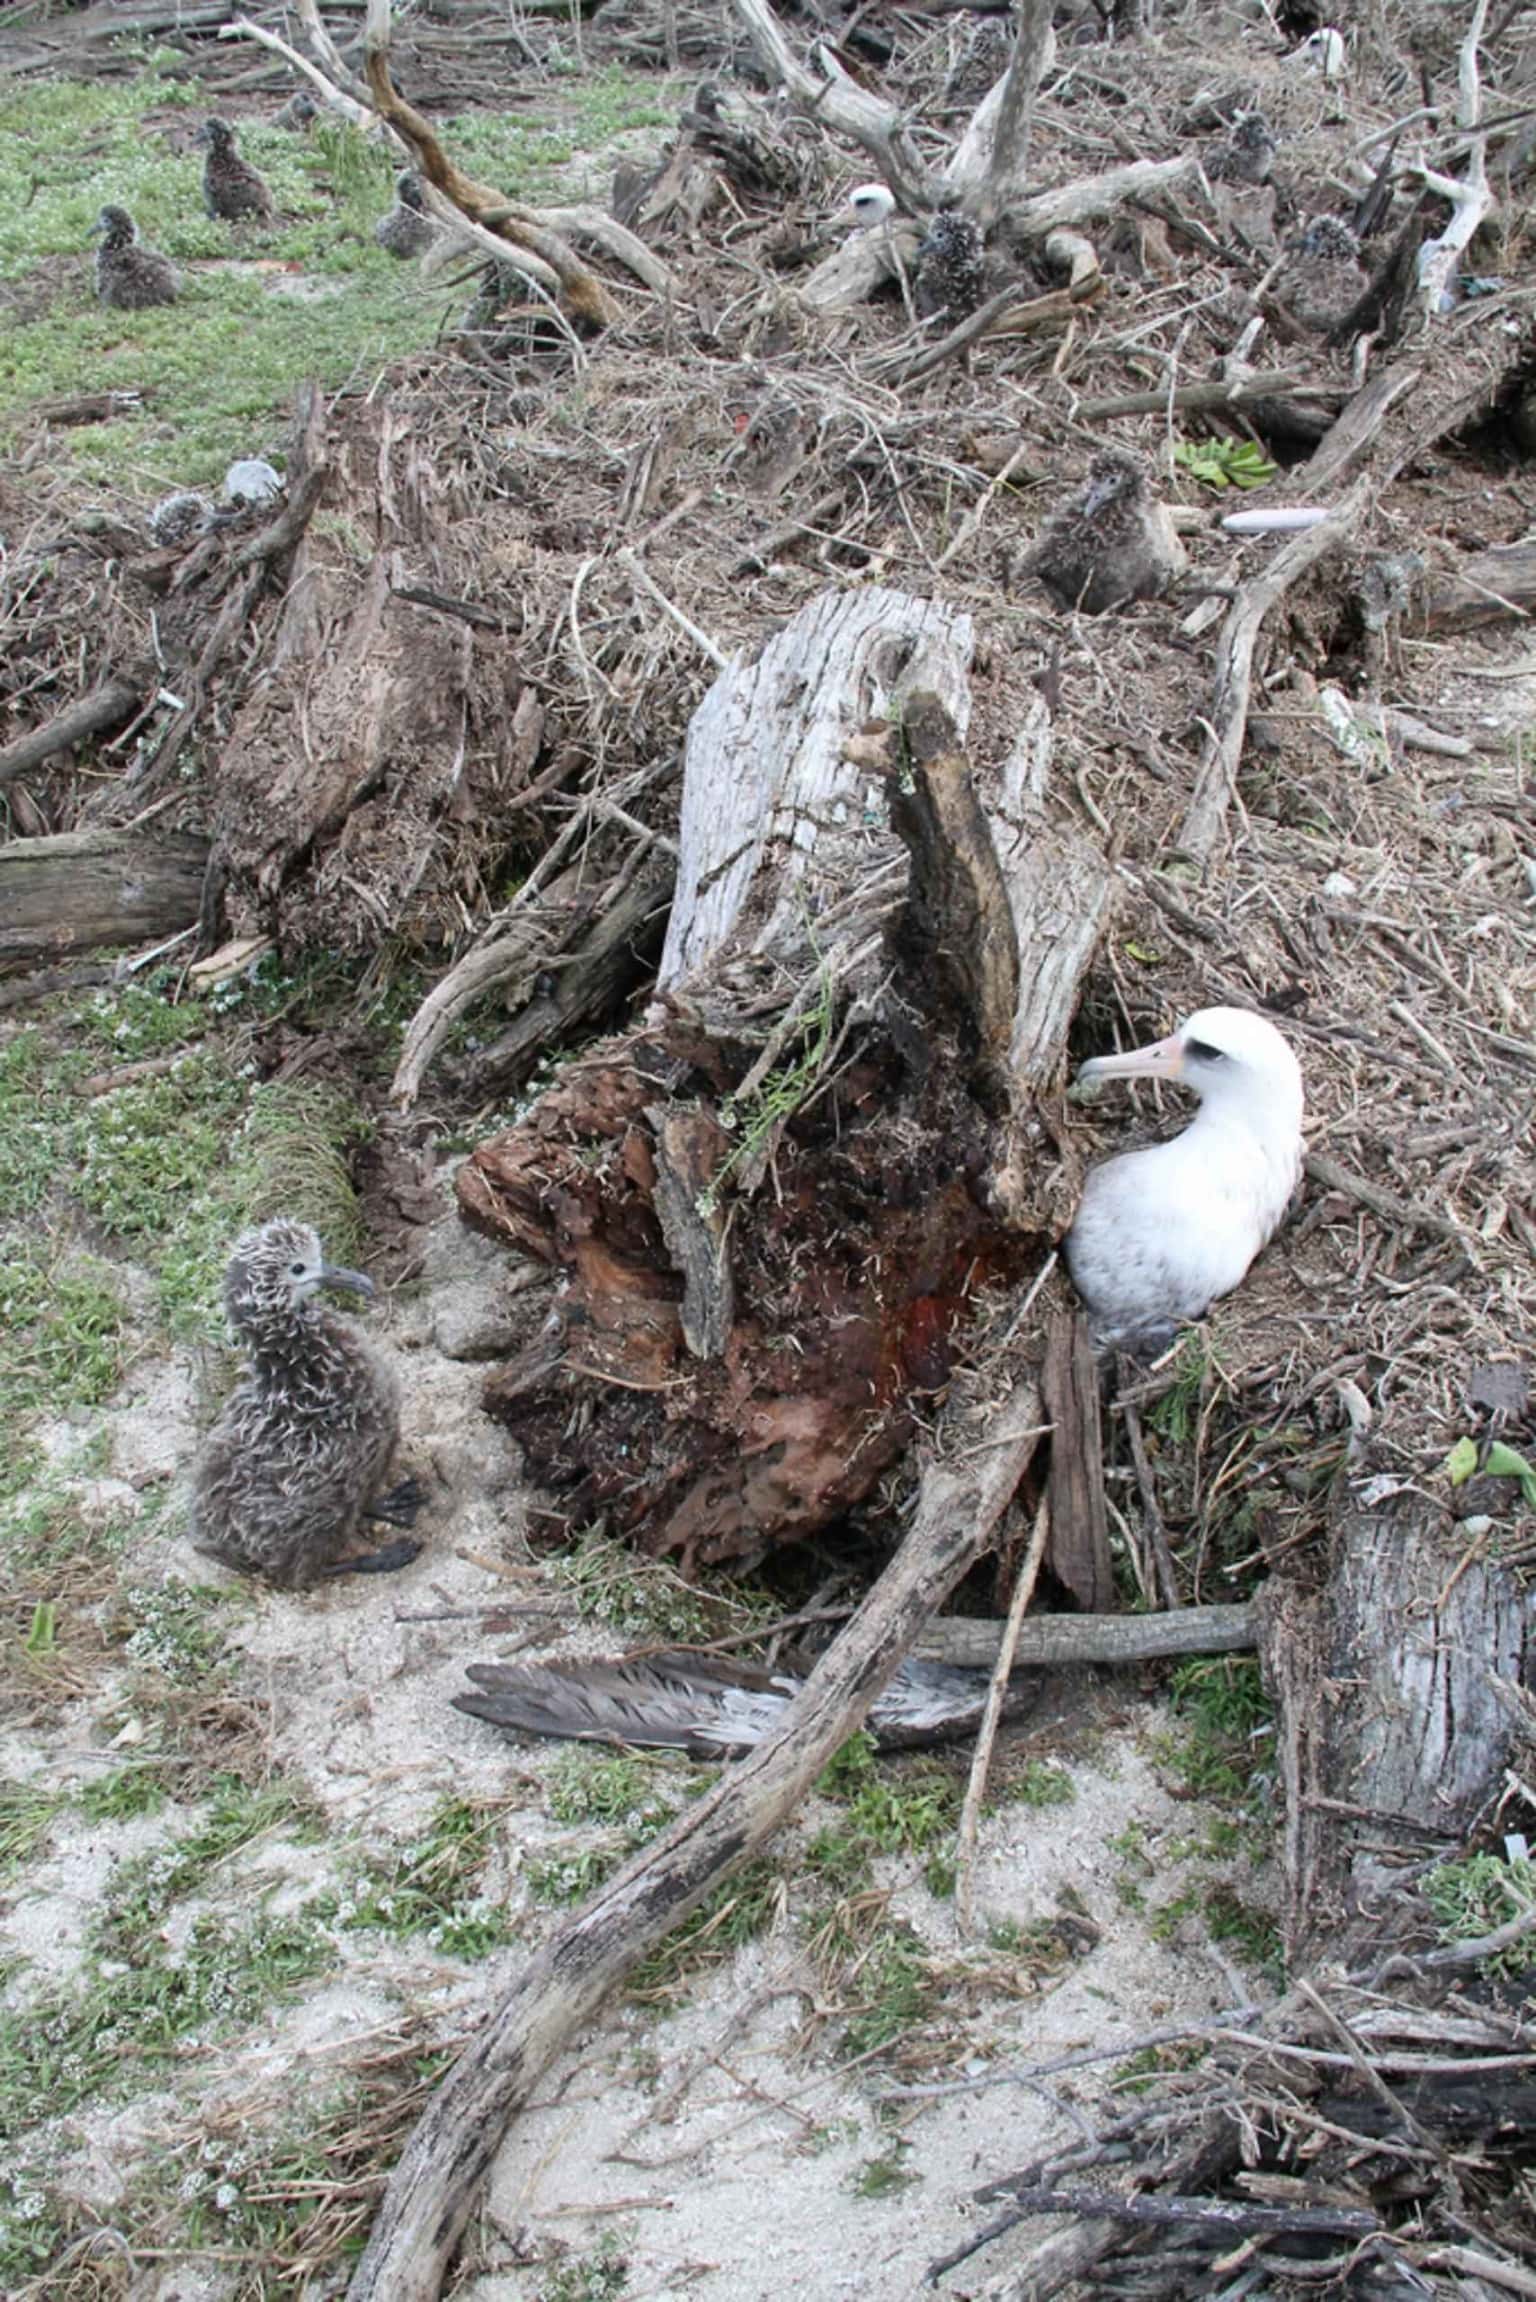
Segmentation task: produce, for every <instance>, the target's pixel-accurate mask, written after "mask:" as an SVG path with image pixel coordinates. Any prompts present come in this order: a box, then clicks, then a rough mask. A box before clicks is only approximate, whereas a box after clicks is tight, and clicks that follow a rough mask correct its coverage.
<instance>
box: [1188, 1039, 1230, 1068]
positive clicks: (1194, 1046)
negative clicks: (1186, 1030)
mask: <svg viewBox="0 0 1536 2302" xmlns="http://www.w3.org/2000/svg"><path fill="white" fill-rule="evenodd" d="M1184 1052H1185V1054H1186V1055H1194V1056H1197V1057H1198V1058H1199V1060H1200V1061H1201V1062H1202V1063H1225V1062H1226V1060H1227V1058H1226V1052H1225V1050H1224V1049H1222V1048H1220V1047H1213V1046H1212V1045H1211V1043H1210V1041H1209V1040H1208V1039H1186V1040H1185V1042H1184Z"/></svg>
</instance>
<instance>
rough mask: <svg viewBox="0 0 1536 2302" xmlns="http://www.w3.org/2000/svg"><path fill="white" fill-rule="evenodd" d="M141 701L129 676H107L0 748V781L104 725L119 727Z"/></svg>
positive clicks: (23, 771)
mask: <svg viewBox="0 0 1536 2302" xmlns="http://www.w3.org/2000/svg"><path fill="white" fill-rule="evenodd" d="M143 700H144V688H143V685H142V683H141V682H140V681H138V680H133V679H109V680H108V681H107V682H106V684H105V686H103V687H98V688H95V689H93V690H92V692H91V693H90V694H89V695H83V696H81V698H80V700H79V701H78V703H72V704H70V705H69V706H68V707H67V709H66V710H64V711H59V712H55V713H54V716H53V718H52V719H49V720H45V721H44V722H43V724H42V726H41V727H34V728H32V729H30V730H29V731H28V733H27V734H26V735H18V736H17V737H16V738H15V739H14V741H13V742H11V743H8V744H7V745H6V746H5V748H4V750H0V783H12V782H14V781H15V779H16V777H17V776H18V775H25V774H26V773H27V771H28V770H29V769H30V768H34V767H41V766H42V764H43V762H44V760H46V759H51V758H52V757H53V755H54V753H55V752H56V751H72V750H73V749H74V747H75V745H76V744H77V743H84V742H86V741H87V739H88V738H89V737H91V736H93V735H100V734H101V733H102V731H103V730H104V729H105V728H109V727H121V725H122V723H123V721H124V720H125V719H129V718H131V717H132V715H133V713H134V712H136V711H137V710H138V708H139V705H140V704H141V703H142V702H143Z"/></svg>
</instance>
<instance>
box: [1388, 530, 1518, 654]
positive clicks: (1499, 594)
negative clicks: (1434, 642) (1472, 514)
mask: <svg viewBox="0 0 1536 2302" xmlns="http://www.w3.org/2000/svg"><path fill="white" fill-rule="evenodd" d="M1533 608H1536V542H1528V543H1518V544H1494V545H1493V546H1492V547H1491V548H1490V549H1489V550H1488V551H1485V552H1474V553H1473V554H1472V556H1471V557H1470V558H1469V559H1466V560H1464V561H1463V562H1462V564H1461V566H1460V567H1459V568H1458V569H1457V571H1456V573H1455V574H1454V575H1453V576H1452V577H1451V578H1450V579H1449V581H1447V582H1441V583H1438V584H1436V585H1435V587H1434V589H1433V590H1432V591H1431V592H1430V594H1429V596H1428V598H1427V599H1426V600H1425V602H1424V604H1423V607H1422V608H1421V609H1420V610H1419V612H1418V614H1417V615H1413V614H1410V616H1409V618H1408V622H1409V626H1410V628H1411V629H1412V630H1414V631H1422V632H1448V631H1476V630H1477V629H1478V628H1479V627H1480V626H1482V625H1484V624H1495V623H1523V622H1524V621H1525V620H1526V619H1527V618H1528V617H1529V615H1530V613H1531V611H1532V609H1533Z"/></svg>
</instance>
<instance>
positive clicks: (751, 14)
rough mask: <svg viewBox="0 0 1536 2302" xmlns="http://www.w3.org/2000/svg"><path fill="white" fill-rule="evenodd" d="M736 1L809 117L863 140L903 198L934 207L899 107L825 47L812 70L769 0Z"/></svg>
mask: <svg viewBox="0 0 1536 2302" xmlns="http://www.w3.org/2000/svg"><path fill="white" fill-rule="evenodd" d="M733 5H734V7H735V11H736V14H737V16H738V17H739V18H740V20H741V23H742V25H743V27H744V29H745V31H746V33H747V35H748V37H749V39H750V40H751V42H752V45H753V47H754V48H755V49H756V50H757V54H758V59H759V61H760V63H761V64H762V67H763V70H764V71H765V72H766V74H767V75H768V78H769V80H770V81H777V82H778V84H779V86H780V87H782V88H783V89H785V90H786V92H787V93H788V95H789V96H790V98H791V100H792V101H793V102H794V104H795V105H796V106H797V108H798V109H799V110H800V111H802V112H804V113H806V114H808V115H809V117H810V118H812V119H813V120H819V121H820V122H821V123H822V124H823V126H825V127H828V128H835V129H837V130H838V131H839V133H840V134H842V135H844V136H851V137H852V139H853V141H854V142H855V143H856V144H860V145H862V146H863V148H864V150H865V151H866V152H868V153H869V154H870V155H871V157H872V158H873V159H874V161H875V163H876V165H877V166H878V167H879V168H880V170H881V173H882V174H883V175H884V176H885V178H886V180H887V182H888V183H889V184H890V187H891V189H892V191H893V192H894V193H896V194H897V196H898V197H899V198H904V199H905V200H906V201H907V202H908V204H909V205H912V206H916V207H929V208H931V207H932V206H933V205H934V204H935V199H936V194H935V191H934V187H933V185H932V183H931V182H930V180H929V179H928V176H927V172H926V170H925V169H924V167H923V164H922V162H921V160H920V159H919V157H918V155H917V153H916V152H915V151H914V150H913V148H912V146H911V144H910V143H909V141H908V138H907V134H906V128H905V123H904V121H903V119H902V116H901V114H900V113H899V112H898V111H897V110H896V108H895V106H894V105H892V104H888V103H887V102H886V101H885V100H884V98H882V97H879V96H874V95H871V94H870V92H869V90H868V89H866V88H861V87H860V86H859V84H858V82H857V81H856V80H853V79H851V78H850V77H849V75H848V74H847V73H846V72H845V71H844V70H843V68H842V66H841V65H840V64H839V63H838V61H837V58H836V57H835V56H834V55H833V54H832V52H831V50H830V49H828V48H826V47H818V49H817V51H816V56H817V62H818V64H819V65H820V66H821V71H820V74H819V75H818V74H817V73H815V72H812V71H810V70H808V69H807V67H806V66H805V65H804V64H802V63H801V62H800V60H799V58H798V57H797V56H796V54H795V52H794V50H793V48H791V46H790V44H789V42H788V40H786V38H785V37H784V33H783V30H782V28H781V26H780V24H779V21H778V19H777V17H776V16H775V15H774V13H773V11H772V9H771V8H770V7H769V6H768V5H767V0H733Z"/></svg>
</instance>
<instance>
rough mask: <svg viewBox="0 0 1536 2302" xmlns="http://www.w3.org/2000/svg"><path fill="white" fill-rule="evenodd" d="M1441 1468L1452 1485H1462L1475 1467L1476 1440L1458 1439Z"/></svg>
mask: <svg viewBox="0 0 1536 2302" xmlns="http://www.w3.org/2000/svg"><path fill="white" fill-rule="evenodd" d="M1441 1468H1442V1469H1443V1471H1444V1472H1445V1475H1446V1477H1447V1478H1448V1479H1449V1480H1450V1482H1451V1485H1452V1486H1453V1487H1464V1486H1465V1485H1466V1483H1467V1481H1468V1479H1470V1478H1471V1476H1472V1473H1473V1472H1474V1471H1475V1470H1476V1469H1477V1441H1476V1440H1475V1439H1468V1438H1460V1439H1458V1440H1457V1441H1456V1444H1455V1446H1454V1447H1452V1449H1451V1451H1450V1453H1449V1454H1448V1455H1447V1456H1446V1458H1445V1461H1444V1463H1443V1464H1442V1465H1441Z"/></svg>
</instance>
